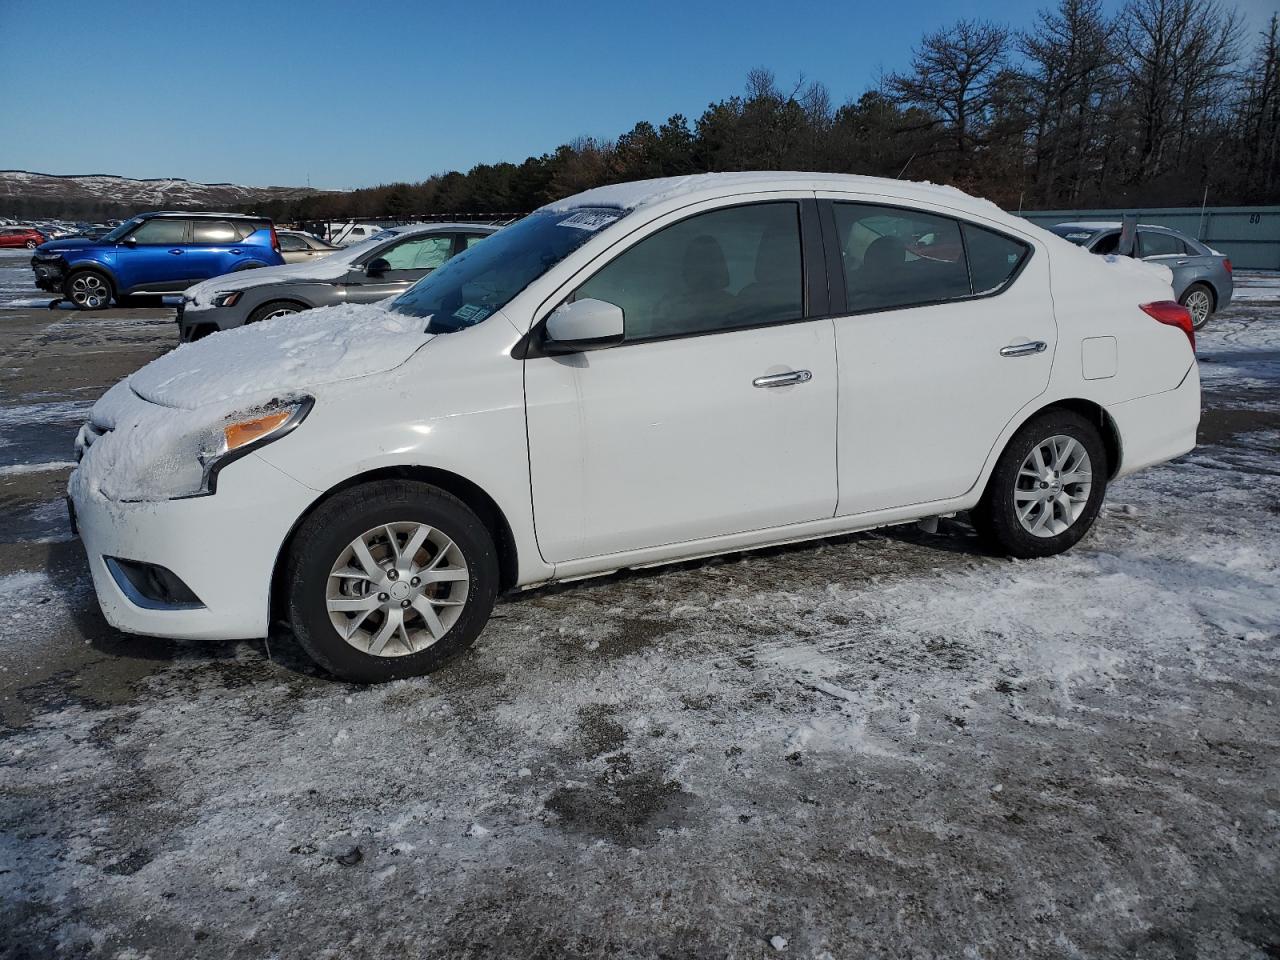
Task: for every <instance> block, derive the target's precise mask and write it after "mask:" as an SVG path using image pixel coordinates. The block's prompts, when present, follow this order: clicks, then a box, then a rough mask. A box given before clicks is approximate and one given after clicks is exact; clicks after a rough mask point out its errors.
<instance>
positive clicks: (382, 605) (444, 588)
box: [284, 480, 499, 683]
mask: <svg viewBox="0 0 1280 960" xmlns="http://www.w3.org/2000/svg"><path fill="white" fill-rule="evenodd" d="M498 575H499V574H498V556H497V550H496V548H495V547H494V543H493V537H492V536H491V535H490V533H489V531H488V529H487V528H486V527H485V525H484V524H483V523H482V522H481V521H480V519H479V518H478V517H477V516H476V515H475V514H474V513H473V512H472V511H471V510H470V509H468V507H467V506H466V504H464V503H463V502H462V501H461V500H459V499H458V498H457V497H454V496H453V495H452V494H450V493H448V492H446V491H444V490H442V489H440V488H439V487H435V486H432V485H430V484H426V483H418V482H414V481H407V480H380V481H375V482H372V483H366V484H361V485H360V486H357V487H352V488H351V489H349V490H345V491H343V492H342V493H339V494H337V495H336V496H334V497H333V498H331V499H330V500H328V501H326V502H325V503H324V504H322V505H321V506H320V507H319V508H318V509H317V510H316V511H315V512H314V513H312V514H311V516H309V517H308V518H307V519H306V520H305V521H304V522H303V524H302V526H301V527H300V528H299V530H298V533H297V535H296V537H295V538H294V541H293V544H292V546H291V547H290V550H289V555H288V559H287V565H286V569H285V583H284V587H285V596H286V598H287V600H286V603H287V610H288V617H289V621H290V623H291V624H292V627H293V632H294V635H295V636H296V637H297V639H298V642H299V644H301V646H302V648H303V649H304V650H305V651H306V652H307V653H308V654H309V655H310V656H311V658H312V659H313V660H315V661H316V663H318V664H319V665H320V666H321V667H323V668H324V669H325V670H327V671H328V672H329V673H331V674H333V675H334V676H336V677H339V678H341V679H343V680H349V681H352V682H354V683H381V682H383V681H386V680H396V679H400V678H403V677H416V676H421V675H422V674H425V673H429V672H431V671H432V670H435V669H437V668H438V667H440V666H442V665H443V664H445V663H446V662H448V661H449V660H451V659H452V658H453V657H455V656H457V655H458V654H459V653H461V652H462V651H464V650H466V649H467V648H468V647H470V646H471V644H473V643H474V642H475V640H476V637H478V636H479V635H480V631H481V630H483V629H484V626H485V624H486V623H487V622H488V619H489V613H490V611H492V609H493V604H494V601H495V600H496V598H497V595H498Z"/></svg>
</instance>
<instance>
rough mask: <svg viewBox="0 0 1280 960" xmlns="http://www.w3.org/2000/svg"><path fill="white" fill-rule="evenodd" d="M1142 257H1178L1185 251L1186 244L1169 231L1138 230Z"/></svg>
mask: <svg viewBox="0 0 1280 960" xmlns="http://www.w3.org/2000/svg"><path fill="white" fill-rule="evenodd" d="M1138 242H1139V243H1140V244H1141V245H1142V256H1143V257H1180V256H1182V255H1184V254H1185V253H1186V252H1187V245H1186V244H1185V243H1183V242H1182V241H1181V240H1180V239H1179V238H1177V237H1175V236H1174V235H1173V234H1171V233H1154V232H1151V231H1148V230H1139V231H1138Z"/></svg>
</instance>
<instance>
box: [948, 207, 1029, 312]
mask: <svg viewBox="0 0 1280 960" xmlns="http://www.w3.org/2000/svg"><path fill="white" fill-rule="evenodd" d="M961 230H963V232H964V249H965V254H966V255H967V256H968V258H969V277H970V278H971V279H972V281H973V292H974V294H975V295H976V296H982V295H984V294H992V293H996V292H998V291H999V290H1001V289H1003V288H1004V286H1005V285H1006V284H1008V283H1009V281H1010V280H1012V279H1013V276H1014V274H1016V273H1017V272H1018V268H1019V267H1021V266H1022V261H1023V260H1025V259H1026V258H1027V255H1028V254H1029V253H1030V252H1031V251H1030V248H1029V247H1028V246H1027V245H1026V244H1025V243H1020V242H1019V241H1017V240H1014V239H1012V238H1011V237H1006V236H1004V235H1003V234H1000V233H996V232H995V231H993V230H987V229H985V228H983V227H976V226H974V225H973V224H972V223H965V224H962V225H961Z"/></svg>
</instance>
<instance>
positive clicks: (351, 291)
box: [347, 233, 453, 303]
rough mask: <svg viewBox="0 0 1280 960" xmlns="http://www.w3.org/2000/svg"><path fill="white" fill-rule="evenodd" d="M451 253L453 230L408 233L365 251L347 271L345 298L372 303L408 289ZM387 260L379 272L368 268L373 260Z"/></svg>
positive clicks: (354, 301) (351, 300)
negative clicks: (351, 268) (367, 251)
mask: <svg viewBox="0 0 1280 960" xmlns="http://www.w3.org/2000/svg"><path fill="white" fill-rule="evenodd" d="M451 256H453V234H452V233H431V234H421V233H416V234H411V235H410V236H408V237H404V238H401V239H396V240H393V241H391V242H390V243H388V244H387V245H386V246H382V247H379V248H378V249H376V250H374V251H373V252H371V253H369V254H366V255H365V256H364V257H362V258H361V261H360V262H359V263H357V264H356V265H355V268H354V269H353V270H352V272H351V273H350V274H349V275H348V277H349V279H348V282H347V300H348V302H350V303H373V302H375V301H377V300H385V299H386V298H387V297H393V296H396V295H397V294H400V293H403V292H404V291H405V290H408V289H409V287H411V286H412V285H413V284H415V283H417V282H418V281H419V280H421V279H422V278H423V277H425V276H426V275H427V274H429V273H430V272H431V271H432V270H434V269H435V268H436V267H438V266H440V265H441V264H443V263H444V262H445V261H446V260H448V259H449V258H450V257H451ZM378 260H382V261H385V262H386V266H387V268H386V269H385V270H382V271H380V272H378V271H373V272H371V271H370V267H371V266H372V265H373V264H374V263H375V261H378Z"/></svg>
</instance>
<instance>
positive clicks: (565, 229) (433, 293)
mask: <svg viewBox="0 0 1280 960" xmlns="http://www.w3.org/2000/svg"><path fill="white" fill-rule="evenodd" d="M622 216H623V211H621V210H589V209H577V210H561V211H559V212H553V211H549V210H548V211H544V212H540V213H533V214H530V215H529V216H527V217H525V218H524V219H523V220H521V221H519V222H518V223H516V224H513V225H512V226H510V227H506V228H505V229H502V230H499V231H498V232H497V233H495V234H492V235H491V236H489V237H488V238H487V239H486V240H485V242H484V243H478V244H476V245H475V246H472V247H468V248H467V249H466V250H465V251H463V252H462V253H460V254H458V255H457V256H456V257H454V258H453V259H452V260H450V261H448V262H447V263H446V264H445V265H444V266H442V267H440V269H438V270H436V271H435V272H434V273H431V274H428V275H427V276H426V277H424V278H423V279H421V280H419V281H418V282H417V283H416V284H414V285H413V286H412V287H410V288H409V289H408V290H406V291H405V292H404V293H403V294H401V295H400V296H399V297H398V298H396V300H395V301H394V302H393V303H392V304H391V309H392V310H393V311H395V312H396V313H404V314H408V315H409V316H412V317H426V318H427V319H428V323H427V332H428V333H452V332H454V331H456V330H461V329H463V328H464V327H471V326H474V325H475V324H477V323H479V322H480V321H481V320H484V319H485V318H487V317H489V316H490V315H491V314H493V313H495V312H496V311H498V310H501V309H502V308H503V307H505V306H506V305H507V304H508V303H510V302H511V300H512V298H513V297H515V295H516V294H518V293H519V292H520V291H521V290H523V289H524V288H525V287H527V286H528V285H529V284H531V283H533V281H534V280H537V279H538V278H539V277H540V276H542V275H543V274H544V273H546V272H547V271H548V270H550V269H551V268H552V267H554V266H555V265H556V264H557V263H559V262H560V261H561V260H563V259H564V258H565V257H567V256H568V255H569V254H571V253H572V252H573V251H574V250H576V249H577V248H578V247H580V246H582V244H584V243H586V242H587V241H588V240H590V239H591V238H592V237H593V236H595V234H596V232H597V231H599V230H600V229H602V228H604V227H608V226H610V225H612V224H614V223H616V222H617V221H618V220H619V219H620V218H621V217H622Z"/></svg>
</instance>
